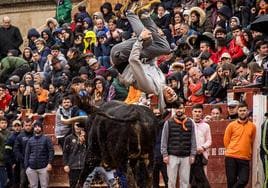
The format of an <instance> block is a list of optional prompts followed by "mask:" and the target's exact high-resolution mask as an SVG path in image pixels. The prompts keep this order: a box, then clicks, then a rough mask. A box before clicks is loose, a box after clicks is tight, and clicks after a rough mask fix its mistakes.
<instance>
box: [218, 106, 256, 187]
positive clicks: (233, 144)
mask: <svg viewBox="0 0 268 188" xmlns="http://www.w3.org/2000/svg"><path fill="white" fill-rule="evenodd" d="M237 109H238V111H237V113H238V115H237V119H236V120H234V121H232V122H231V123H229V124H228V126H227V128H226V129H225V133H224V138H223V142H224V147H225V171H226V178H227V187H228V188H234V187H246V186H247V184H248V181H249V176H250V161H251V159H252V153H253V143H254V140H255V136H256V126H255V125H254V124H253V123H252V122H251V121H250V120H249V111H248V106H247V104H246V103H240V104H238V107H237Z"/></svg>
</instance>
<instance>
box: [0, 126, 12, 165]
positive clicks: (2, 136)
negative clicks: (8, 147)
mask: <svg viewBox="0 0 268 188" xmlns="http://www.w3.org/2000/svg"><path fill="white" fill-rule="evenodd" d="M9 134H10V132H9V131H8V130H7V129H5V130H1V131H0V166H4V165H5V161H4V151H5V143H6V140H7V138H8V136H9Z"/></svg>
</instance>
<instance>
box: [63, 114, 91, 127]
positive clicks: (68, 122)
mask: <svg viewBox="0 0 268 188" xmlns="http://www.w3.org/2000/svg"><path fill="white" fill-rule="evenodd" d="M60 120H61V122H62V123H63V124H64V125H73V124H74V123H75V122H79V123H84V122H85V121H87V120H88V116H76V117H72V118H69V119H64V118H63V116H61V119H60Z"/></svg>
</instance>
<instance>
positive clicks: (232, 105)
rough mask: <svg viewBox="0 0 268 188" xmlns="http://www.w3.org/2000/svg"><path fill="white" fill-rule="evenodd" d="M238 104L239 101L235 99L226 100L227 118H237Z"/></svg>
mask: <svg viewBox="0 0 268 188" xmlns="http://www.w3.org/2000/svg"><path fill="white" fill-rule="evenodd" d="M238 105H239V102H238V101H237V100H231V101H228V103H227V112H228V116H227V119H229V120H230V119H237V118H238V114H237V111H238Z"/></svg>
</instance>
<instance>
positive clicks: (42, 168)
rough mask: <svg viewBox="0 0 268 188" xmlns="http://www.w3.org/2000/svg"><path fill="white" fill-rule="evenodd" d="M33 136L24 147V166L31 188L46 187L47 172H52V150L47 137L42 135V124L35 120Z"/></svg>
mask: <svg viewBox="0 0 268 188" xmlns="http://www.w3.org/2000/svg"><path fill="white" fill-rule="evenodd" d="M33 129H34V136H33V137H31V138H30V139H29V141H28V142H27V145H26V151H25V158H24V166H25V168H26V174H27V177H28V180H29V183H30V186H31V187H32V188H38V184H39V183H40V185H41V187H48V184H49V172H50V171H51V170H52V166H51V163H52V160H53V158H54V148H53V144H52V141H51V139H50V138H49V137H47V136H45V135H44V134H43V122H42V121H41V120H36V121H35V122H34V123H33Z"/></svg>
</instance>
